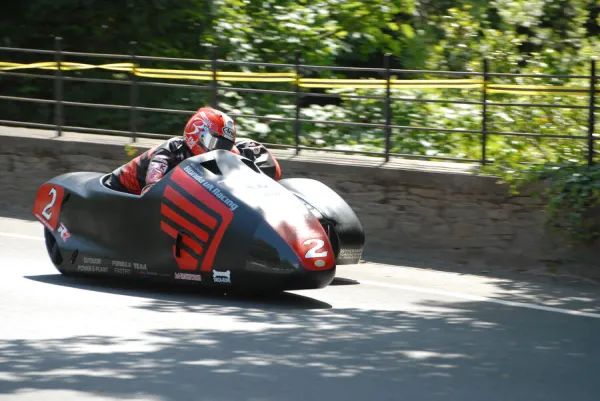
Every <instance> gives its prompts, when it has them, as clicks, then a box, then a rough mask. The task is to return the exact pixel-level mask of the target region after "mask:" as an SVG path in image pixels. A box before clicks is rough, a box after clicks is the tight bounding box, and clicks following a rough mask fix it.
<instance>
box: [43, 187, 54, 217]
mask: <svg viewBox="0 0 600 401" xmlns="http://www.w3.org/2000/svg"><path fill="white" fill-rule="evenodd" d="M48 195H51V196H52V200H51V201H50V203H48V205H47V206H46V207H45V208H44V210H42V216H44V217H45V218H46V220H48V221H50V219H51V218H52V212H50V213H48V210H49V209H51V208H52V206H54V202H56V189H54V188H52V189H51V190H50V192H48Z"/></svg>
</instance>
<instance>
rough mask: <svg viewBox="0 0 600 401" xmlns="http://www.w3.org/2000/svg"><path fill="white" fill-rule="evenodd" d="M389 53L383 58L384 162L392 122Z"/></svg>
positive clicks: (386, 158)
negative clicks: (384, 80)
mask: <svg viewBox="0 0 600 401" xmlns="http://www.w3.org/2000/svg"><path fill="white" fill-rule="evenodd" d="M391 56H392V55H391V53H386V54H385V55H384V56H383V66H384V67H383V68H385V79H386V83H385V108H384V111H383V114H384V117H385V129H384V130H385V161H386V162H388V161H390V145H391V139H392V138H391V136H392V129H391V128H390V124H391V121H392V102H391V99H390V94H391V85H390V79H391V76H390V57H391Z"/></svg>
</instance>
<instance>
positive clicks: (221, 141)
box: [200, 129, 233, 151]
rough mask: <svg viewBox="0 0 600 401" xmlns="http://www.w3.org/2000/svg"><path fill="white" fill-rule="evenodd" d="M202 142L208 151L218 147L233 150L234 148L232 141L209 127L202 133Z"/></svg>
mask: <svg viewBox="0 0 600 401" xmlns="http://www.w3.org/2000/svg"><path fill="white" fill-rule="evenodd" d="M200 144H201V145H202V146H203V147H204V149H206V150H208V151H211V150H216V149H223V150H231V149H232V148H233V142H232V141H230V140H229V139H226V138H225V137H224V136H222V135H219V134H217V133H216V132H213V131H211V130H208V129H205V130H204V131H202V134H200Z"/></svg>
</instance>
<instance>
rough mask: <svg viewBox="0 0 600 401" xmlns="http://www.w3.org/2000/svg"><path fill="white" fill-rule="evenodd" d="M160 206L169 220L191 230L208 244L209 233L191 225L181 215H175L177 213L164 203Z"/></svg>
mask: <svg viewBox="0 0 600 401" xmlns="http://www.w3.org/2000/svg"><path fill="white" fill-rule="evenodd" d="M160 206H161V209H160V210H161V212H162V214H163V215H165V216H166V217H168V218H169V219H171V220H173V221H174V222H175V223H177V224H179V225H180V226H181V227H183V228H185V229H187V230H189V231H190V232H191V233H192V234H194V235H195V236H196V237H198V238H199V239H200V240H201V241H204V242H206V241H207V240H208V233H207V232H206V231H204V230H203V229H201V228H200V227H198V226H196V225H194V224H192V223H190V222H189V221H187V220H186V219H184V218H183V217H181V216H180V215H178V214H177V213H175V211H174V210H173V209H171V208H170V207H168V206H167V205H165V204H164V203H162V204H161V205H160Z"/></svg>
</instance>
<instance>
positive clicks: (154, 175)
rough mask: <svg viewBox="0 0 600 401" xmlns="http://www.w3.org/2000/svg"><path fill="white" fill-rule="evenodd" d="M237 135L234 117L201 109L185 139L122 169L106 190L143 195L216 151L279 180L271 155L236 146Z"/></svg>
mask: <svg viewBox="0 0 600 401" xmlns="http://www.w3.org/2000/svg"><path fill="white" fill-rule="evenodd" d="M236 135H237V133H236V125H235V123H234V121H233V120H232V119H231V117H229V116H228V115H227V114H225V113H223V112H221V111H219V110H216V109H213V108H211V107H201V108H200V109H198V111H197V112H196V113H195V114H194V115H193V116H192V117H190V119H189V120H188V122H187V124H186V126H185V128H184V130H183V136H177V137H174V138H171V139H169V140H167V141H166V142H163V143H162V144H160V145H158V146H156V147H154V148H152V149H149V150H148V151H146V152H144V153H143V154H141V155H140V156H138V157H136V158H135V159H133V160H131V161H130V162H128V163H126V164H124V165H122V166H121V167H119V168H118V169H116V170H115V171H113V172H112V174H111V175H110V176H109V178H108V180H107V182H106V186H107V187H109V188H111V189H114V190H117V191H122V192H129V193H132V194H136V195H141V194H144V193H145V192H146V191H148V190H149V189H150V188H151V187H152V186H153V185H154V184H156V183H157V182H158V181H160V179H161V178H163V177H164V175H165V174H167V172H169V171H170V170H171V169H173V168H174V167H175V166H177V165H178V164H179V163H181V162H182V161H183V160H185V159H187V158H188V157H192V156H197V155H201V154H203V153H206V152H209V151H211V150H216V149H224V150H230V151H232V152H233V153H236V154H241V155H243V156H244V157H247V158H249V159H250V160H252V161H254V162H255V163H257V165H259V166H260V167H261V170H262V171H263V172H265V173H266V174H267V175H269V176H270V177H271V178H273V179H275V180H279V178H280V177H281V170H280V168H279V164H278V163H277V160H275V158H274V157H273V155H272V154H271V152H269V150H268V149H267V148H265V147H264V146H263V145H261V144H259V143H258V142H256V141H252V140H247V139H246V140H241V141H238V142H236ZM261 164H262V165H261Z"/></svg>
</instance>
